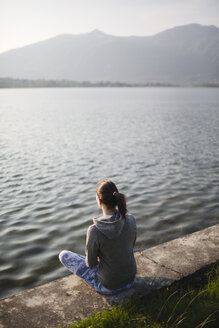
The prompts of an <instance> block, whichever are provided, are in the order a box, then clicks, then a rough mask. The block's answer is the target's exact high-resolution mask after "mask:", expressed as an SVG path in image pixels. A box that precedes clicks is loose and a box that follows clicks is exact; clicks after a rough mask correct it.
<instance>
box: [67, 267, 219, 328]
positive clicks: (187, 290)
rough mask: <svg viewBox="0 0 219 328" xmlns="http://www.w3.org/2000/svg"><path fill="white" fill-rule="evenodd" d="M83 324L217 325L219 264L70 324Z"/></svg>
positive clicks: (100, 327)
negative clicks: (191, 276)
mask: <svg viewBox="0 0 219 328" xmlns="http://www.w3.org/2000/svg"><path fill="white" fill-rule="evenodd" d="M85 327H86V328H88V327H93V328H111V327H113V328H114V327H118V328H120V327H121V328H122V327H148V328H149V327H150V328H176V327H182V328H205V327H208V328H216V327H219V266H214V267H213V268H211V270H210V271H208V272H207V273H202V275H198V276H195V277H193V279H190V280H188V281H187V280H185V281H181V282H176V283H174V284H173V285H171V286H170V287H169V288H162V289H160V290H157V291H154V292H152V293H151V294H150V295H149V296H147V297H144V298H142V299H139V300H137V301H132V302H129V303H126V304H122V305H120V306H118V307H113V308H112V310H106V311H102V312H99V313H97V314H95V315H94V316H92V317H89V318H87V319H85V320H82V321H80V322H78V323H77V324H72V325H71V326H70V328H85Z"/></svg>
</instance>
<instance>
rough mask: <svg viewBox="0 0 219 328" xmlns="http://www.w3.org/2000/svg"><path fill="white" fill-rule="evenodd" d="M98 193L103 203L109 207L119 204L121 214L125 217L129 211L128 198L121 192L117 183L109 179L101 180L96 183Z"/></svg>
mask: <svg viewBox="0 0 219 328" xmlns="http://www.w3.org/2000/svg"><path fill="white" fill-rule="evenodd" d="M96 193H97V196H98V198H99V199H100V200H101V201H102V203H103V204H105V205H106V206H107V207H108V208H115V207H116V206H118V210H119V212H120V214H121V215H122V216H123V217H125V215H126V213H127V207H126V198H125V195H124V194H121V193H119V191H118V189H117V187H116V185H115V183H113V182H112V181H110V180H108V179H104V180H101V181H100V182H98V184H97V185H96Z"/></svg>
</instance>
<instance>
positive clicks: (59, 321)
mask: <svg viewBox="0 0 219 328" xmlns="http://www.w3.org/2000/svg"><path fill="white" fill-rule="evenodd" d="M218 249H219V224H217V225H214V226H211V227H209V228H206V229H203V230H200V231H198V232H194V233H192V234H189V235H186V236H184V237H180V238H177V239H174V240H171V241H169V242H166V243H163V244H160V245H158V246H154V247H152V248H148V249H146V250H144V251H142V252H136V253H135V258H136V262H137V268H138V274H137V277H136V283H135V285H134V287H132V288H130V289H129V290H127V291H124V292H121V293H119V294H116V295H112V296H104V295H100V294H98V293H96V292H95V291H94V290H92V289H91V288H90V287H88V286H87V285H86V284H85V283H84V282H83V281H82V280H81V279H80V278H78V277H77V276H75V275H70V276H66V277H64V278H60V279H57V280H55V281H52V282H50V283H48V284H45V285H41V286H38V287H35V288H32V289H30V290H27V291H24V292H21V293H18V294H15V295H14V296H11V297H8V298H5V299H2V300H0V327H1V328H7V327H15V326H16V327H17V328H28V327H32V328H37V327H47V328H49V327H57V326H58V325H62V326H68V325H69V324H71V323H74V322H77V321H79V320H81V319H83V318H86V317H88V316H90V315H93V314H95V313H96V312H99V311H101V310H103V309H111V308H112V307H113V306H114V305H118V304H121V303H123V302H126V301H128V300H130V299H139V298H140V297H142V296H145V295H148V294H149V293H150V292H151V291H153V290H156V289H160V288H162V287H164V286H169V285H171V284H172V283H173V282H175V281H179V282H180V281H183V279H185V278H188V277H190V276H192V275H193V274H195V273H196V272H199V271H200V270H204V269H205V268H206V267H207V266H209V265H211V264H214V263H217V261H218V260H219V252H218ZM82 304H83V306H81V305H82Z"/></svg>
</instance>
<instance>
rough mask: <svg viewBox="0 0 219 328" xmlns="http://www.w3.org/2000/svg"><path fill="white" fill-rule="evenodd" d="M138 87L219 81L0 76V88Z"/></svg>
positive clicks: (218, 84)
mask: <svg viewBox="0 0 219 328" xmlns="http://www.w3.org/2000/svg"><path fill="white" fill-rule="evenodd" d="M112 87H117V88H118V87H119V88H124V87H126V88H138V87H144V88H145V87H214V88H218V87H219V83H214V82H212V83H200V84H198V83H197V84H192V83H191V84H178V83H176V84H173V83H159V82H158V83H126V82H110V81H99V82H90V81H83V82H78V81H70V80H45V79H38V80H28V79H12V78H0V88H1V89H6V88H112Z"/></svg>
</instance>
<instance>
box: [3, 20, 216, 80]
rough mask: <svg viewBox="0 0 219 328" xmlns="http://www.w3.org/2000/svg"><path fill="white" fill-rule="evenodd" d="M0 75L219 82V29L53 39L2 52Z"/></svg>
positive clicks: (94, 33) (95, 33) (195, 26)
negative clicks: (152, 34) (149, 34)
mask: <svg viewBox="0 0 219 328" xmlns="http://www.w3.org/2000/svg"><path fill="white" fill-rule="evenodd" d="M0 77H11V78H26V79H56V80H60V79H65V80H74V81H91V82H97V81H112V82H115V81H120V82H127V83H148V82H150V83H156V82H160V83H207V82H219V28H217V27H216V26H202V25H199V24H191V25H185V26H178V27H175V28H172V29H169V30H166V31H164V32H161V33H158V34H156V35H154V36H129V37H122V36H113V35H108V34H105V33H103V32H101V31H99V30H94V31H92V32H90V33H86V34H79V35H72V34H62V35H58V36H56V37H53V38H51V39H48V40H45V41H41V42H38V43H35V44H31V45H28V46H25V47H21V48H16V49H13V50H9V51H6V52H4V53H2V54H0Z"/></svg>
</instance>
